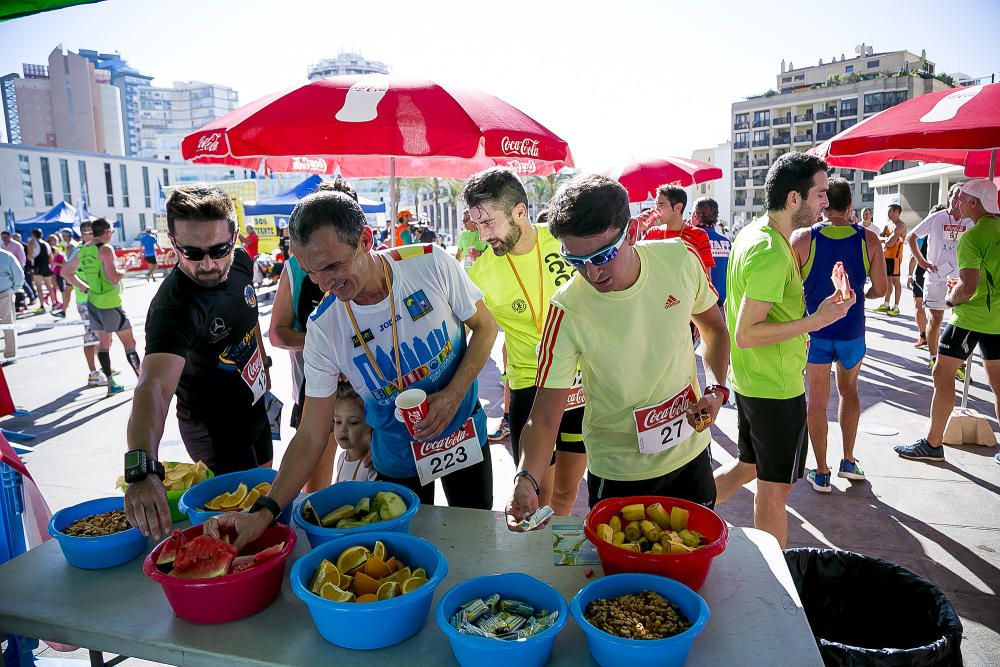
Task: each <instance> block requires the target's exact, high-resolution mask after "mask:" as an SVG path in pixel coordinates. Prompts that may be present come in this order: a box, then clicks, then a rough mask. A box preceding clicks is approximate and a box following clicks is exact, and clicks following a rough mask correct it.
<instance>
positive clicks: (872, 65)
mask: <svg viewBox="0 0 1000 667" xmlns="http://www.w3.org/2000/svg"><path fill="white" fill-rule="evenodd" d="M865 67H867V68H868V69H875V68H876V67H878V61H877V60H869V61H868V62H867V63H865Z"/></svg>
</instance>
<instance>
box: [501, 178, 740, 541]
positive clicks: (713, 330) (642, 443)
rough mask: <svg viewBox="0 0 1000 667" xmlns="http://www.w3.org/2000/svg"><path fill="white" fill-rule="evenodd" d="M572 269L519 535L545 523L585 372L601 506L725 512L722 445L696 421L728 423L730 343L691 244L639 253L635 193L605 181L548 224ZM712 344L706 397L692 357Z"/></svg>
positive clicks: (558, 305)
mask: <svg viewBox="0 0 1000 667" xmlns="http://www.w3.org/2000/svg"><path fill="white" fill-rule="evenodd" d="M548 219H549V231H550V232H551V233H552V235H553V236H554V237H556V238H557V239H559V240H560V241H561V242H562V249H561V250H560V254H561V255H562V258H563V259H564V260H565V261H566V262H567V263H568V264H570V265H572V266H573V267H574V268H576V270H577V274H576V275H575V276H573V277H572V278H570V279H569V280H568V281H567V282H566V283H565V284H564V285H562V286H561V287H560V288H559V290H558V291H557V292H556V293H555V294H554V295H553V297H552V300H551V303H550V305H549V312H548V315H547V316H546V320H545V325H544V327H543V331H542V342H541V349H540V352H539V355H538V376H537V378H536V385H537V387H538V391H537V395H536V397H535V402H534V405H533V406H532V408H531V415H530V417H529V419H528V423H527V425H526V426H525V428H524V431H523V432H522V434H521V448H522V450H523V454H522V456H521V462H520V468H519V472H518V473H517V475H516V479H515V485H514V494H513V497H512V498H511V501H510V503H509V504H508V506H507V521H508V526H511V527H512V528H513V527H514V525H515V524H516V523H517V522H518V521H520V520H521V519H523V518H524V517H525V516H527V515H530V514H531V513H533V512H534V511H535V509H536V508H537V505H538V496H537V494H536V491H537V486H538V485H537V484H536V482H535V480H537V479H538V478H539V477H541V476H542V475H543V474H544V472H545V467H546V465H547V464H548V461H549V458H550V455H551V454H550V453H551V448H552V445H551V443H552V441H553V440H554V439H555V435H556V433H557V431H558V429H559V423H560V420H561V418H562V414H563V411H564V408H565V405H566V396H567V395H568V394H569V392H570V388H571V387H572V386H573V382H574V379H575V377H576V370H577V368H579V369H580V371H581V374H582V378H583V386H584V389H585V390H586V393H587V404H586V407H585V408H584V414H583V437H584V441H585V442H586V443H587V468H588V476H587V487H588V496H589V498H588V500H589V503H590V505H591V506H593V505H594V504H596V503H597V502H598V501H600V500H602V499H604V498H609V497H623V496H632V495H661V496H674V497H678V498H685V499H687V500H692V501H694V502H698V503H702V504H704V505H707V506H709V507H711V506H713V505H714V504H715V482H714V481H713V479H712V466H711V463H710V457H709V452H708V446H709V443H710V441H711V434H710V433H709V432H708V431H707V430H704V429H703V430H701V431H699V430H696V429H695V421H696V420H695V418H696V417H697V416H699V415H700V414H701V412H702V411H706V412H707V413H708V416H709V417H711V418H712V419H714V418H715V416H716V415H717V414H718V411H719V408H720V407H721V406H722V404H723V403H724V402H725V400H726V398H727V395H728V393H729V391H728V390H727V389H726V388H725V387H724V386H722V385H721V384H719V380H720V379H722V378H725V377H726V373H727V371H728V369H729V336H728V334H727V332H726V325H725V323H724V322H723V320H722V314H721V313H720V312H719V309H718V308H717V307H716V305H715V304H716V302H717V301H718V295H717V294H716V292H715V290H714V289H712V285H711V283H710V282H709V280H708V277H707V276H706V274H705V271H704V269H703V267H702V264H701V261H700V260H699V259H698V256H697V255H696V254H695V252H694V251H693V250H691V249H690V248H689V247H688V246H687V245H685V243H684V242H683V241H681V240H680V239H670V240H665V241H651V242H643V243H637V236H638V229H637V227H638V224H637V223H638V221H637V220H636V219H635V218H632V217H631V216H630V214H629V205H628V193H627V192H626V191H625V188H623V187H622V186H621V184H620V183H618V182H616V181H613V180H611V179H609V178H606V177H604V176H597V175H588V176H579V177H577V178H574V179H573V180H572V181H570V182H569V183H567V184H566V185H564V186H563V187H562V188H560V190H559V192H558V193H556V196H555V197H554V198H553V199H552V202H551V204H550V206H549V212H548ZM691 320H694V323H695V325H696V326H697V327H698V328H699V329H700V330H701V333H702V338H703V339H704V341H705V346H706V349H707V351H706V353H705V376H706V380H707V385H708V386H706V387H705V389H704V391H702V389H701V387H700V385H699V382H698V374H697V370H696V366H695V355H694V350H693V349H692V346H691V345H690V329H689V322H690V321H691Z"/></svg>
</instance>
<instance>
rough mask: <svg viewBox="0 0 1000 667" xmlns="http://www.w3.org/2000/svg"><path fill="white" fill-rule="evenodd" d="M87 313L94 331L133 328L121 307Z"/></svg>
mask: <svg viewBox="0 0 1000 667" xmlns="http://www.w3.org/2000/svg"><path fill="white" fill-rule="evenodd" d="M87 311H88V312H89V313H90V326H91V328H93V330H94V331H103V332H105V333H115V332H118V331H125V330H127V329H131V328H132V323H131V322H129V320H128V315H126V314H125V310H124V309H123V308H122V307H121V306H119V307H117V308H98V307H97V306H95V305H94V304H92V303H88V304H87ZM212 472H215V471H214V470H213V471H212Z"/></svg>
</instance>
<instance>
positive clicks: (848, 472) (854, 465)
mask: <svg viewBox="0 0 1000 667" xmlns="http://www.w3.org/2000/svg"><path fill="white" fill-rule="evenodd" d="M837 477H843V478H844V479H864V478H865V471H864V470H862V469H861V463H860V462H859V461H858V460H857V459H854V461H848V460H847V459H840V470H839V471H838V472H837Z"/></svg>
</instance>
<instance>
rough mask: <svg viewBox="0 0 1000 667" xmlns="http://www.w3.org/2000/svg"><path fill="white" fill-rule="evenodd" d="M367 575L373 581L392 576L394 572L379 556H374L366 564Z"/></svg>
mask: <svg viewBox="0 0 1000 667" xmlns="http://www.w3.org/2000/svg"><path fill="white" fill-rule="evenodd" d="M365 574H367V575H368V576H369V577H371V578H372V579H381V578H382V577H388V576H389V575H390V574H392V570H390V569H389V566H388V565H386V564H385V561H383V560H382V559H381V558H379V557H378V556H372V557H371V558H369V559H368V560H367V561H366V562H365Z"/></svg>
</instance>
